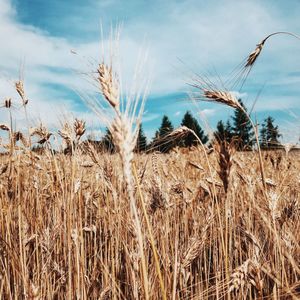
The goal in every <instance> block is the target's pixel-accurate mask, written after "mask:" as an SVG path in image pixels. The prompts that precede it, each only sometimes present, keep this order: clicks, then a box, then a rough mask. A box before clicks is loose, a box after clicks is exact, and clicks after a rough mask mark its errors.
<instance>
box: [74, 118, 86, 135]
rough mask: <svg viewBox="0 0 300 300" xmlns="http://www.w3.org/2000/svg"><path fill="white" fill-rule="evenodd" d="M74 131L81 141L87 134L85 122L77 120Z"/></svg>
mask: <svg viewBox="0 0 300 300" xmlns="http://www.w3.org/2000/svg"><path fill="white" fill-rule="evenodd" d="M74 131H75V134H76V137H77V139H78V140H79V139H80V137H81V136H82V135H84V133H85V122H84V121H82V120H78V119H75V122H74Z"/></svg>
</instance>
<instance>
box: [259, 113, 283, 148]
mask: <svg viewBox="0 0 300 300" xmlns="http://www.w3.org/2000/svg"><path fill="white" fill-rule="evenodd" d="M274 121H275V120H274V119H273V118H272V117H270V116H269V117H267V118H266V119H265V120H264V121H263V123H262V127H261V129H260V145H261V147H262V148H274V147H278V146H279V145H280V142H279V140H278V139H279V138H280V137H281V134H280V133H279V128H278V126H277V125H276V126H275V125H274Z"/></svg>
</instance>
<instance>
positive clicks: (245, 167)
mask: <svg viewBox="0 0 300 300" xmlns="http://www.w3.org/2000/svg"><path fill="white" fill-rule="evenodd" d="M96 80H97V83H98V85H99V89H100V91H101V93H102V95H103V98H102V100H101V101H104V102H105V103H106V104H107V107H108V111H109V114H110V115H109V118H106V116H107V115H108V113H107V112H108V111H107V110H105V113H104V114H103V111H102V109H103V108H104V105H103V106H101V107H99V106H97V107H96V106H95V111H96V113H97V114H98V115H99V117H100V118H101V120H102V121H105V122H106V123H105V125H107V126H108V127H109V129H110V131H111V132H112V135H113V139H114V142H115V144H116V145H117V147H118V153H116V154H112V155H110V154H105V153H100V152H98V151H97V149H96V148H94V147H93V145H92V144H87V143H83V142H81V136H83V135H84V133H85V131H86V130H87V129H86V128H85V123H84V122H83V121H80V120H75V121H74V123H73V124H72V125H71V124H68V123H66V124H64V125H63V126H62V128H61V129H60V130H59V132H58V135H59V136H60V137H61V138H62V140H63V142H64V143H65V145H66V146H67V148H70V149H72V150H71V151H70V152H68V153H69V154H70V153H71V154H72V155H65V154H63V153H56V152H55V151H54V149H53V147H52V145H51V137H52V136H53V135H54V134H55V133H54V132H50V130H48V129H47V128H46V127H45V126H43V125H40V126H38V127H36V128H34V129H32V130H30V131H29V132H28V135H26V134H25V133H23V132H22V133H21V132H19V133H18V131H17V130H13V126H11V125H7V124H1V125H0V129H1V130H2V131H3V132H4V133H8V135H9V138H8V141H9V142H8V143H4V142H3V143H2V144H1V146H3V147H4V149H5V151H6V152H5V153H4V154H2V155H1V157H0V163H1V166H0V179H1V181H0V265H1V267H0V295H1V298H3V299H162V298H165V299H297V298H299V293H300V291H299V290H300V282H299V276H300V269H299V261H300V249H299V248H300V245H299V232H300V218H299V215H300V214H299V212H300V202H299V199H300V197H299V194H300V177H299V167H300V165H299V154H298V153H297V152H293V151H291V152H289V153H288V154H285V153H282V152H280V151H278V152H274V151H272V152H269V153H262V160H263V165H264V174H265V187H263V186H262V184H261V183H262V179H261V176H258V174H259V172H260V164H259V162H258V161H257V158H256V156H255V155H254V154H253V153H248V152H247V153H243V152H240V153H238V152H236V151H235V150H234V148H233V145H231V144H227V143H225V142H224V143H223V144H219V145H218V146H216V147H215V150H214V151H209V150H208V149H207V148H206V147H205V146H204V145H201V147H199V148H198V147H195V148H193V149H190V150H189V151H187V152H186V153H185V151H184V150H182V149H179V148H175V149H174V151H172V152H171V153H169V154H161V153H156V152H153V153H151V154H134V152H133V148H134V143H135V140H136V132H137V130H138V126H139V122H140V121H141V119H140V118H141V113H142V108H143V105H140V104H138V103H137V102H135V100H137V101H139V98H132V99H135V100H134V101H132V102H131V101H125V100H124V101H122V99H121V91H120V83H119V82H118V76H117V74H116V73H115V71H114V69H113V65H112V64H111V63H106V62H104V61H103V62H101V63H100V64H99V66H98V68H97V78H96ZM16 88H18V89H19V88H20V86H19V87H16ZM23 90H24V87H23ZM208 91H209V90H207V96H209V98H210V99H213V100H214V101H217V102H222V101H225V100H226V97H227V96H228V95H227V94H226V93H224V92H223V93H221V92H220V91H219V92H218V93H214V94H213V93H211V92H210V93H208ZM21 95H22V93H21ZM21 95H20V96H21ZM21 98H22V96H21ZM229 98H230V101H231V102H230V103H231V104H232V105H234V103H236V102H235V98H233V97H231V96H230V97H229ZM24 99H27V97H24ZM129 100H130V99H129ZM227 100H228V99H227ZM142 101H143V100H142ZM25 102H26V101H24V105H27V104H25ZM22 103H23V100H22ZM237 103H238V102H237ZM4 104H5V105H4V106H5V107H4V109H7V110H8V111H9V112H11V106H12V101H11V100H10V101H8V100H7V101H6V102H5V103H4ZM136 105H137V106H136ZM232 105H231V106H232ZM107 107H105V108H107ZM135 107H136V109H137V108H141V110H138V111H137V113H136V114H135V113H133V112H134V111H136V109H135ZM12 123H13V122H12ZM191 132H192V131H191V130H190V129H188V128H186V127H182V128H179V129H177V130H175V131H174V132H173V133H171V134H170V138H175V137H177V138H178V137H179V138H180V137H181V136H183V135H184V134H186V133H191ZM22 139H23V140H25V139H26V140H27V141H29V140H31V139H32V140H31V142H30V143H31V144H35V143H37V144H43V145H45V147H44V148H43V151H41V152H33V151H30V147H29V142H27V143H26V145H25V143H24V144H23V141H22ZM199 153H201V154H200V155H199Z"/></svg>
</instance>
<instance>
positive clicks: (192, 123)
mask: <svg viewBox="0 0 300 300" xmlns="http://www.w3.org/2000/svg"><path fill="white" fill-rule="evenodd" d="M181 126H186V127H188V128H190V129H192V130H193V131H194V132H195V133H196V135H197V136H198V138H199V139H200V140H201V142H202V143H203V144H205V143H206V142H207V141H208V137H207V135H205V134H204V131H203V130H202V128H201V127H200V125H199V123H198V121H197V120H196V119H195V118H194V117H193V116H192V114H191V113H190V112H189V111H187V112H186V113H185V115H184V116H183V119H182V122H181ZM198 143H199V141H198V140H197V138H196V137H195V135H194V134H192V133H189V134H188V135H186V136H185V137H184V138H183V139H182V140H181V141H180V145H181V146H184V147H190V146H192V145H196V144H198Z"/></svg>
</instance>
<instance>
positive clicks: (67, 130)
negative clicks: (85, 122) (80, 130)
mask: <svg viewBox="0 0 300 300" xmlns="http://www.w3.org/2000/svg"><path fill="white" fill-rule="evenodd" d="M58 134H59V135H60V136H61V137H62V138H63V140H64V141H65V143H66V144H67V146H70V145H71V143H72V140H73V138H72V127H71V126H70V125H69V124H68V123H65V124H64V126H63V128H62V129H61V130H58Z"/></svg>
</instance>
